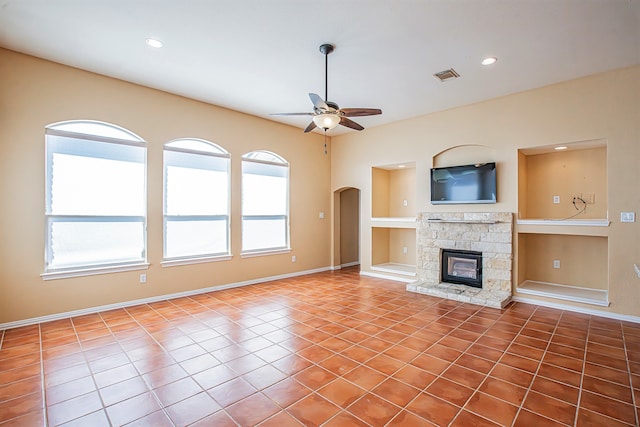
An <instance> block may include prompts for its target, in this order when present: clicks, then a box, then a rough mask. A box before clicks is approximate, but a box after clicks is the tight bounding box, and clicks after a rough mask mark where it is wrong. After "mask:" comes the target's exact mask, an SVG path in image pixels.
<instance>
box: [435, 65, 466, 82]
mask: <svg viewBox="0 0 640 427" xmlns="http://www.w3.org/2000/svg"><path fill="white" fill-rule="evenodd" d="M433 77H435V78H437V79H438V80H440V81H441V82H445V81H447V80H450V79H457V78H458V77H460V74H458V73H457V72H456V70H454V69H453V68H449V69H448V70H444V71H440V72H439V73H435V74H434V75H433Z"/></svg>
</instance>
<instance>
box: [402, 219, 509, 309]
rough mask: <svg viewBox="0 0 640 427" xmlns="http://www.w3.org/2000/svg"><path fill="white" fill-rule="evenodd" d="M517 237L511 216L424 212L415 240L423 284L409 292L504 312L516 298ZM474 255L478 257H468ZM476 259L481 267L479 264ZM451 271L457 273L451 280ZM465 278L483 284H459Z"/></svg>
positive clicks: (416, 283) (419, 277)
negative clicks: (514, 261)
mask: <svg viewBox="0 0 640 427" xmlns="http://www.w3.org/2000/svg"><path fill="white" fill-rule="evenodd" d="M512 238H513V215H512V214H511V212H458V213H444V212H423V213H420V214H419V215H418V218H417V241H416V245H417V260H416V261H417V265H416V275H417V278H418V280H417V281H416V282H413V283H409V284H408V285H407V290H408V291H411V292H417V293H421V294H427V295H433V296H437V297H441V298H448V299H453V300H456V301H462V302H469V303H473V304H479V305H484V306H489V307H494V308H504V307H505V306H506V305H507V304H508V303H509V301H510V300H511V295H512V290H511V271H512V259H513V246H512ZM471 253H474V254H476V255H477V256H476V257H475V258H474V257H471V256H465V255H464V254H471ZM451 254H453V255H451ZM460 254H462V255H461V256H456V255H460ZM465 258H466V259H465ZM473 259H475V260H476V262H477V263H479V265H477V264H476V265H474V264H473V262H472V260H473ZM449 268H451V269H452V270H451V273H452V274H450V275H447V274H445V270H446V269H449ZM456 276H457V277H456ZM460 276H468V277H467V278H473V277H476V278H477V277H478V276H479V277H480V279H479V281H476V282H475V283H470V282H469V283H467V284H461V283H460V282H465V280H464V277H462V279H463V280H456V279H460Z"/></svg>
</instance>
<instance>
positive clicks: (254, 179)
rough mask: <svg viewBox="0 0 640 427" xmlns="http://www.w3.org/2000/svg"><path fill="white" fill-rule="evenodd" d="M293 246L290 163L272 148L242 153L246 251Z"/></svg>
mask: <svg viewBox="0 0 640 427" xmlns="http://www.w3.org/2000/svg"><path fill="white" fill-rule="evenodd" d="M283 249H289V163H287V161H286V160H284V159H283V158H282V157H280V156H278V155H277V154H274V153H270V152H268V151H253V152H251V153H247V154H245V155H244V156H242V252H243V253H245V254H246V253H252V252H254V253H255V252H270V251H277V250H283Z"/></svg>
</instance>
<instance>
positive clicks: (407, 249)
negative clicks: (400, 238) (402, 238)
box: [402, 246, 409, 255]
mask: <svg viewBox="0 0 640 427" xmlns="http://www.w3.org/2000/svg"><path fill="white" fill-rule="evenodd" d="M402 253H403V254H405V255H406V254H407V253H409V248H407V247H406V246H403V247H402Z"/></svg>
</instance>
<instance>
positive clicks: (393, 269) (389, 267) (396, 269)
mask: <svg viewBox="0 0 640 427" xmlns="http://www.w3.org/2000/svg"><path fill="white" fill-rule="evenodd" d="M371 270H373V271H381V272H385V273H394V274H401V275H403V276H411V277H415V275H416V266H415V265H406V264H397V263H393V262H387V263H384V264H376V265H372V266H371Z"/></svg>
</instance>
